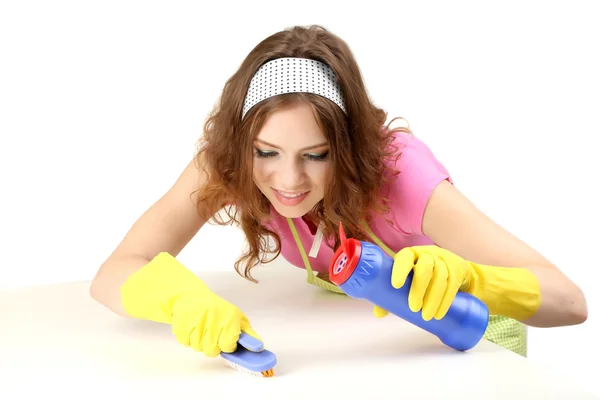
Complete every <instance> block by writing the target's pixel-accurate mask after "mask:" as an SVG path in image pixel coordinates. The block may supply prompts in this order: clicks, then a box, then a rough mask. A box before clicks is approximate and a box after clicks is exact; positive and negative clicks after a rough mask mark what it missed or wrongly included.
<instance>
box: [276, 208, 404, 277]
mask: <svg viewBox="0 0 600 400" xmlns="http://www.w3.org/2000/svg"><path fill="white" fill-rule="evenodd" d="M286 220H287V222H288V225H289V226H290V230H291V231H292V235H293V236H294V240H295V241H296V245H297V246H298V250H299V251H300V255H301V256H302V261H303V262H304V267H305V269H306V272H307V274H308V282H310V283H312V282H313V281H314V280H315V274H314V273H313V269H312V267H311V265H310V261H309V259H308V256H307V255H306V250H304V246H303V245H302V242H301V241H300V236H299V235H298V231H297V230H296V225H295V224H294V221H292V219H291V218H286ZM361 225H362V227H363V228H364V229H365V231H366V232H367V233H368V234H369V236H371V238H372V239H373V241H374V242H375V243H376V244H377V245H378V246H379V247H381V248H382V249H383V251H385V252H386V253H387V254H388V255H389V256H390V257H393V256H394V254H395V253H394V252H393V251H392V250H391V249H390V248H389V247H387V246H386V245H385V243H383V242H382V241H381V239H379V238H378V237H377V236H376V235H375V233H373V231H372V230H371V228H370V227H369V225H368V224H367V223H366V222H365V221H364V220H363V221H362V222H361Z"/></svg>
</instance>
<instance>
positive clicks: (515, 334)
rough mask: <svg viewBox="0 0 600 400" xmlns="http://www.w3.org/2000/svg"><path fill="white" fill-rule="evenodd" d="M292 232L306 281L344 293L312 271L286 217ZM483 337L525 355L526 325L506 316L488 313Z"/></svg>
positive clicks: (376, 240) (379, 242) (370, 231)
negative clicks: (305, 272)
mask: <svg viewBox="0 0 600 400" xmlns="http://www.w3.org/2000/svg"><path fill="white" fill-rule="evenodd" d="M286 219H287V221H288V224H289V226H290V229H291V231H292V234H293V235H294V239H295V240H296V245H297V246H298V250H299V251H300V255H301V256H302V260H303V261H304V266H305V268H306V271H307V275H308V278H307V281H308V283H310V284H311V285H315V286H318V287H320V288H322V289H325V290H328V291H330V292H335V293H340V294H344V292H343V291H342V290H341V289H340V288H339V287H337V286H336V285H334V284H332V283H331V282H329V281H328V279H327V277H326V276H325V275H321V274H317V275H315V274H314V273H313V270H312V268H311V265H310V261H309V260H308V256H307V255H306V251H305V250H304V246H303V245H302V242H301V241H300V237H299V236H298V231H297V230H296V226H295V225H294V221H292V219H290V218H286ZM363 227H364V228H365V230H366V231H367V233H368V234H369V236H371V238H372V239H373V241H374V243H376V244H377V245H378V246H379V247H381V248H382V249H383V250H384V251H385V252H386V253H387V254H388V255H389V256H390V257H393V256H394V254H395V253H394V252H393V251H392V250H391V249H390V248H388V247H387V246H386V245H385V244H384V243H383V242H382V241H381V240H380V239H379V238H378V237H377V236H375V234H374V233H373V231H372V230H371V228H370V227H369V226H368V225H367V224H366V223H363ZM483 337H484V338H485V339H487V340H489V341H490V342H493V343H495V344H497V345H499V346H502V347H504V348H505V349H507V350H510V351H513V352H515V353H517V354H519V355H521V356H523V357H527V325H525V324H523V323H521V322H519V321H517V320H515V319H512V318H508V317H504V316H501V315H490V321H489V324H488V327H487V330H486V331H485V334H484V335H483Z"/></svg>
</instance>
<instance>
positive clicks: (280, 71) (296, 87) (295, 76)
mask: <svg viewBox="0 0 600 400" xmlns="http://www.w3.org/2000/svg"><path fill="white" fill-rule="evenodd" d="M299 92H303V93H314V94H318V95H320V96H323V97H325V98H327V99H329V100H331V101H333V102H334V103H335V104H337V105H338V106H339V107H340V108H341V109H342V110H343V111H344V113H346V104H345V102H344V96H343V95H342V90H341V89H340V86H339V84H338V81H337V76H336V74H335V72H333V70H332V69H331V67H329V66H328V65H327V64H324V63H322V62H320V61H317V60H310V59H307V58H294V57H289V58H278V59H275V60H272V61H269V62H267V63H266V64H263V65H262V66H261V67H260V68H259V69H258V71H256V73H255V74H254V76H253V77H252V80H251V81H250V86H249V88H248V92H247V94H246V99H245V100H244V109H243V112H242V119H244V116H245V115H246V113H247V112H248V111H249V110H250V109H251V108H252V107H254V106H255V105H256V104H257V103H260V102H261V101H263V100H265V99H267V98H269V97H273V96H277V95H280V94H284V93H299Z"/></svg>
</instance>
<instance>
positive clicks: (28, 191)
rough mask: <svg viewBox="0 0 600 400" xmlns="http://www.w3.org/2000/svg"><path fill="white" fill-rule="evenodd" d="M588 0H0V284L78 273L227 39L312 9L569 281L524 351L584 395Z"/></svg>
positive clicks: (231, 67)
mask: <svg viewBox="0 0 600 400" xmlns="http://www.w3.org/2000/svg"><path fill="white" fill-rule="evenodd" d="M596 10H597V5H596V4H595V2H592V1H589V2H584V1H568V2H567V1H563V2H552V3H551V4H550V2H522V1H512V2H506V1H505V2H502V3H497V4H494V5H492V4H491V3H487V2H486V3H484V2H468V3H467V2H457V1H453V2H447V3H444V2H439V3H432V2H411V3H408V2H399V1H395V2H393V3H392V2H390V3H389V4H385V3H382V2H377V1H367V2H364V3H360V4H357V5H352V6H350V5H341V3H340V4H339V5H337V6H334V5H330V4H329V2H323V1H318V2H312V1H303V2H300V3H288V2H280V1H278V2H265V1H253V2H248V3H246V4H243V3H241V2H240V4H238V5H233V4H231V3H229V4H223V5H219V6H218V5H215V2H210V5H201V3H200V2H166V1H165V2H142V1H138V2H134V1H103V2H76V1H72V2H66V1H54V2H41V1H40V2H37V3H34V2H28V1H5V2H3V3H2V4H1V5H0V134H1V139H0V173H1V178H2V179H1V184H2V186H1V193H2V195H1V196H0V202H1V206H0V218H1V219H0V235H1V241H0V249H1V250H2V258H1V263H0V268H1V270H0V289H2V288H12V287H19V286H24V285H35V284H46V283H54V282H65V281H79V280H89V279H91V278H92V277H93V276H94V274H95V272H96V270H97V268H98V267H99V266H100V264H101V263H102V262H103V261H104V259H105V258H106V257H107V256H108V254H109V253H110V252H111V251H112V250H113V248H114V247H115V246H116V245H117V244H118V242H119V241H120V240H121V238H122V237H123V235H124V234H125V233H126V231H127V230H128V229H129V227H130V226H131V224H132V223H133V222H134V221H135V219H136V218H137V217H138V216H139V215H140V214H141V213H142V212H143V211H145V210H146V209H147V208H148V207H149V206H150V205H151V204H152V203H153V202H154V201H155V200H156V199H158V197H160V196H161V195H162V194H163V193H164V192H165V191H166V190H167V189H168V188H169V187H170V186H171V185H172V184H173V182H174V180H175V179H176V178H177V176H178V175H179V173H180V172H181V170H182V168H183V167H184V166H185V165H186V164H187V162H188V161H189V159H190V157H192V155H193V153H194V151H195V142H196V140H197V139H198V137H199V135H200V134H201V130H202V123H203V121H204V118H205V117H206V114H207V113H208V112H209V110H210V108H211V107H212V105H213V104H214V102H215V101H216V99H217V97H218V96H219V94H220V90H221V89H222V86H223V84H224V83H225V81H226V80H227V79H228V78H229V76H230V75H231V74H232V73H233V72H234V71H235V69H236V68H237V67H238V66H239V64H240V63H241V62H242V60H243V58H244V57H245V56H246V54H247V53H248V52H249V51H250V50H251V49H252V48H253V47H254V46H255V45H256V44H257V43H258V42H259V41H260V40H262V39H263V38H264V37H266V36H268V35H270V34H272V33H274V32H275V31H278V30H280V29H283V28H285V27H287V26H290V25H295V24H300V25H305V24H311V23H317V24H322V25H324V26H325V27H326V28H328V29H330V30H332V31H333V32H334V33H336V34H338V35H340V36H341V37H342V38H344V39H345V40H346V41H347V42H348V43H349V45H350V47H351V48H352V50H353V52H354V54H355V56H356V58H357V60H358V62H359V64H360V66H361V69H362V72H363V74H364V79H365V81H366V83H367V86H368V89H369V93H370V95H371V97H372V99H373V101H374V102H375V103H376V104H377V105H379V106H381V107H383V108H384V109H386V110H387V111H388V112H389V116H390V118H392V117H395V116H402V117H405V118H406V119H407V120H408V121H409V123H410V127H411V128H412V130H413V131H414V132H415V134H416V135H417V136H418V137H420V138H421V139H422V140H424V141H425V142H426V143H427V144H428V145H429V146H430V147H431V148H432V150H433V151H434V153H435V154H436V155H437V156H438V158H439V159H440V160H441V161H442V162H443V163H444V164H445V165H446V167H447V168H448V169H449V170H450V172H451V174H452V176H453V178H454V180H455V183H456V185H457V186H458V187H459V188H460V189H461V190H462V191H463V192H464V193H466V194H467V195H468V196H469V197H470V198H471V199H472V200H473V201H474V202H475V203H476V204H477V205H478V207H479V208H481V209H482V210H483V211H484V212H486V213H487V214H488V215H490V216H491V217H492V218H494V219H495V220H496V221H497V222H499V223H500V224H501V225H503V226H504V227H506V228H508V229H509V230H510V231H511V232H513V233H515V234H516V235H517V236H519V237H520V238H522V239H524V240H525V241H527V242H528V243H529V244H530V245H532V246H533V247H535V248H536V249H538V250H540V251H541V252H542V253H543V254H544V255H546V256H547V257H548V258H549V259H551V260H552V261H553V262H555V263H556V264H557V265H558V266H559V268H561V269H562V270H563V271H565V272H566V273H567V274H568V275H569V276H570V277H571V278H572V279H573V280H574V281H575V282H576V283H578V284H579V285H580V286H581V287H582V289H583V290H584V292H585V294H586V296H587V299H588V306H589V318H588V321H587V322H585V324H583V325H580V326H576V327H568V328H553V329H534V328H532V329H530V346H529V349H530V350H529V358H530V359H531V360H532V361H533V362H539V363H542V364H544V365H546V366H549V367H551V368H554V369H557V370H560V371H562V372H564V373H566V374H570V375H572V376H574V377H576V378H580V379H581V381H582V384H585V385H589V387H590V388H591V389H592V390H595V391H597V392H600V389H598V388H595V387H594V382H593V379H594V378H595V377H597V372H594V371H597V365H596V364H597V359H598V357H600V350H599V347H598V344H597V341H596V338H597V337H598V335H599V334H600V327H599V323H598V320H597V313H596V310H597V307H598V306H599V304H600V297H599V296H598V294H597V293H593V292H592V291H593V289H594V288H595V287H596V286H597V285H596V282H597V277H598V272H597V269H598V268H599V267H600V265H599V264H600V261H599V260H600V257H599V256H598V253H597V252H596V250H595V248H597V245H598V239H599V237H600V235H599V234H598V226H600V217H599V213H598V211H597V207H598V204H599V199H600V198H599V195H598V194H597V193H598V191H597V187H596V186H597V183H596V180H597V177H598V173H599V172H600V162H599V161H598V160H599V157H598V156H597V147H596V146H595V145H594V144H593V143H597V140H596V139H597V137H598V134H599V133H600V122H599V121H598V118H597V117H598V113H599V111H600V94H599V93H600V78H599V73H598V71H600V61H599V50H598V49H599V46H600V45H599V43H598V42H599V39H600V24H598V20H599V17H600V15H599V13H598V11H596ZM243 245H244V239H243V236H242V233H241V231H240V230H238V229H237V228H233V227H214V226H207V227H205V228H203V229H202V230H201V231H200V233H199V234H198V235H197V236H196V237H195V238H194V239H193V240H192V242H191V243H190V245H189V246H188V247H187V248H186V249H185V250H184V251H183V252H182V253H181V255H180V257H179V258H180V260H182V261H183V262H184V263H186V264H187V265H188V266H189V267H190V268H191V269H194V270H201V269H213V268H215V269H222V268H228V269H229V268H233V262H234V261H235V259H236V257H237V255H238V254H239V250H240V249H241V247H242V246H243ZM230 248H233V249H234V250H235V251H231V250H228V249H230ZM240 279H242V278H240ZM467 383H468V380H466V381H465V384H467Z"/></svg>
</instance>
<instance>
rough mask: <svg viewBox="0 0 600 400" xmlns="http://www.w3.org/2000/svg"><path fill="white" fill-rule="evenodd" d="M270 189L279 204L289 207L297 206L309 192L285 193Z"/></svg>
mask: <svg viewBox="0 0 600 400" xmlns="http://www.w3.org/2000/svg"><path fill="white" fill-rule="evenodd" d="M271 189H272V190H273V193H274V194H275V197H276V198H277V200H278V201H279V203H281V204H283V205H284V206H290V207H293V206H297V205H298V204H300V203H302V202H303V201H304V199H305V198H306V197H307V196H308V194H309V193H310V190H308V191H306V192H285V191H280V190H277V189H273V188H271Z"/></svg>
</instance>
